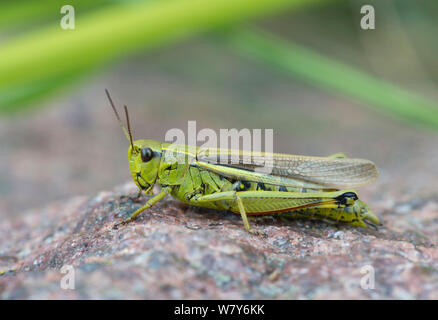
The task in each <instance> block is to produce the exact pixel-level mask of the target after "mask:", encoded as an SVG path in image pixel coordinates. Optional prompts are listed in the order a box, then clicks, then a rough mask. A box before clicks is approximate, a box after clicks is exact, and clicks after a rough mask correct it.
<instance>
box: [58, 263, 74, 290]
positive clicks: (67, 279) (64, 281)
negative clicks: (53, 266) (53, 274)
mask: <svg viewBox="0 0 438 320" xmlns="http://www.w3.org/2000/svg"><path fill="white" fill-rule="evenodd" d="M61 273H63V274H65V276H63V277H62V278H61V281H60V282H59V285H60V287H61V289H63V290H74V289H75V281H76V277H75V268H73V266H72V265H70V264H66V265H63V266H62V268H61Z"/></svg>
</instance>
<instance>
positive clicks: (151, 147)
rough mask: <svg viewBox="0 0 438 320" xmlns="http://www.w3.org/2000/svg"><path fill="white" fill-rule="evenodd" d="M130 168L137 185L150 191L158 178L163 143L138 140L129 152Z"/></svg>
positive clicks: (130, 147)
mask: <svg viewBox="0 0 438 320" xmlns="http://www.w3.org/2000/svg"><path fill="white" fill-rule="evenodd" d="M128 157H129V167H130V170H131V175H132V179H134V182H135V184H136V185H137V186H138V187H139V188H140V189H142V190H144V191H146V192H147V191H149V190H150V189H151V188H152V187H153V185H154V184H155V181H156V180H157V177H158V169H159V167H160V161H161V143H160V142H158V141H154V140H136V141H134V142H133V145H132V146H129V150H128Z"/></svg>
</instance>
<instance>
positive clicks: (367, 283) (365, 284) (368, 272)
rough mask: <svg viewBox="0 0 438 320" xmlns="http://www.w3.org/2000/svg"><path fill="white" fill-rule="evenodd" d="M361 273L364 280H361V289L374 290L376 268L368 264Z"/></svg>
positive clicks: (361, 269)
mask: <svg viewBox="0 0 438 320" xmlns="http://www.w3.org/2000/svg"><path fill="white" fill-rule="evenodd" d="M360 273H361V274H363V276H362V278H360V287H361V288H362V289H364V290H373V289H374V286H375V271H374V267H373V266H372V265H370V264H367V265H365V266H363V267H362V268H360Z"/></svg>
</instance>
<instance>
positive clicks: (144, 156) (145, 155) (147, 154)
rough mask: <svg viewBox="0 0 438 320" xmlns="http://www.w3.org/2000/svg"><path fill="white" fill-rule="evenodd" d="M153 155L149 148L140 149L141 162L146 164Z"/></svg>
mask: <svg viewBox="0 0 438 320" xmlns="http://www.w3.org/2000/svg"><path fill="white" fill-rule="evenodd" d="M153 155H154V153H153V152H152V149H151V148H142V149H141V160H142V161H143V162H148V161H149V160H151V159H152V156H153Z"/></svg>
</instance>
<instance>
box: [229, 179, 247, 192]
mask: <svg viewBox="0 0 438 320" xmlns="http://www.w3.org/2000/svg"><path fill="white" fill-rule="evenodd" d="M249 188H251V182H248V181H237V182H236V183H235V184H234V185H233V190H234V191H246V190H248V189H249Z"/></svg>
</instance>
